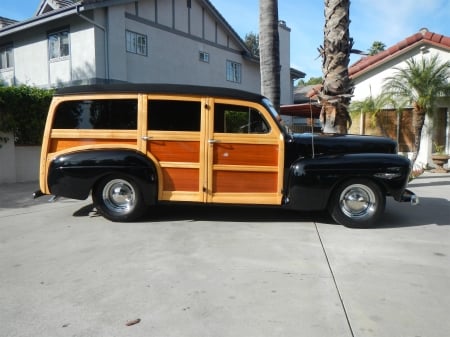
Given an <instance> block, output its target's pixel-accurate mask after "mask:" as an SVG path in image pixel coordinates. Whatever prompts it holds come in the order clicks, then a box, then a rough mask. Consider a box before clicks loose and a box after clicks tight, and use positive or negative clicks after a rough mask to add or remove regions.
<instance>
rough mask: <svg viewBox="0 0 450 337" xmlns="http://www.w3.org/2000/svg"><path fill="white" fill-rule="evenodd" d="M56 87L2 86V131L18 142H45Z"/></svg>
mask: <svg viewBox="0 0 450 337" xmlns="http://www.w3.org/2000/svg"><path fill="white" fill-rule="evenodd" d="M52 95H53V90H46V89H38V88H34V87H29V86H20V87H0V131H2V132H11V133H13V135H14V143H15V144H16V145H41V142H42V135H43V133H44V126H45V120H46V117H47V111H48V107H49V105H50V101H51V98H52Z"/></svg>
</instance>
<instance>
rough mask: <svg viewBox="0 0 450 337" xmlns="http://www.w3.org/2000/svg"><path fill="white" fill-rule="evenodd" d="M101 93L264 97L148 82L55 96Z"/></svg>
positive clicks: (62, 90) (84, 88) (73, 89)
mask: <svg viewBox="0 0 450 337" xmlns="http://www.w3.org/2000/svg"><path fill="white" fill-rule="evenodd" d="M101 93H115V94H120V93H122V94H129V93H146V94H150V93H152V94H186V95H196V96H211V97H223V98H235V99H245V100H249V101H254V102H260V101H261V99H262V98H264V97H263V96H261V95H259V94H255V93H251V92H247V91H242V90H237V89H230V88H219V87H206V86H196V85H182V84H148V83H142V84H139V83H119V84H93V85H80V86H73V87H64V88H60V89H58V90H57V91H56V92H55V96H63V95H80V94H101Z"/></svg>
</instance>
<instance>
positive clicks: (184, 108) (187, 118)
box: [147, 100, 201, 131]
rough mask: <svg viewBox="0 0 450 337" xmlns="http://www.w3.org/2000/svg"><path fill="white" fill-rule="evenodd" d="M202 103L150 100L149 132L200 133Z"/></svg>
mask: <svg viewBox="0 0 450 337" xmlns="http://www.w3.org/2000/svg"><path fill="white" fill-rule="evenodd" d="M200 115H201V103H200V101H176V100H149V101H148V119H147V120H148V130H161V131H200Z"/></svg>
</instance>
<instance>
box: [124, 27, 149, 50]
mask: <svg viewBox="0 0 450 337" xmlns="http://www.w3.org/2000/svg"><path fill="white" fill-rule="evenodd" d="M129 37H130V39H129ZM132 38H134V40H133V39H132ZM140 38H142V39H143V41H145V44H144V45H143V44H142V43H139V39H140ZM143 49H145V50H143ZM125 50H126V51H127V53H130V54H136V55H140V56H148V36H147V35H145V34H141V33H138V32H134V31H132V30H128V29H126V30H125Z"/></svg>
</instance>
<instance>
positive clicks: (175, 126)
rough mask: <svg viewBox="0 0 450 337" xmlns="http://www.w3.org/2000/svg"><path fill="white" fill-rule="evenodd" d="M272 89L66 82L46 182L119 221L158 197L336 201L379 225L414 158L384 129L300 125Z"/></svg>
mask: <svg viewBox="0 0 450 337" xmlns="http://www.w3.org/2000/svg"><path fill="white" fill-rule="evenodd" d="M280 120H281V119H280V118H279V116H278V114H277V112H276V111H275V110H274V108H273V107H272V105H271V103H270V101H269V100H268V99H267V98H265V97H263V96H260V95H257V94H252V93H248V92H243V91H238V90H233V89H224V88H209V87H199V86H181V85H149V84H118V85H93V86H79V87H70V88H63V89H60V90H59V91H57V92H56V94H55V95H54V98H53V100H52V103H51V105H50V109H49V113H48V118H47V123H46V127H45V132H44V138H43V144H42V153H41V163H40V190H39V191H37V192H36V193H35V196H40V195H43V194H53V195H55V196H62V197H66V198H73V199H81V200H83V199H86V198H87V197H88V196H89V195H90V194H91V195H92V199H93V203H94V206H95V207H96V209H97V211H98V212H99V213H100V214H102V215H103V216H104V217H105V218H107V219H109V220H112V221H133V220H136V219H138V218H139V217H141V216H142V215H143V213H144V212H145V210H146V208H147V206H150V205H156V204H158V203H162V202H192V203H225V204H236V205H239V204H240V205H242V204H254V205H278V206H282V207H286V208H291V209H296V210H308V211H309V210H328V211H329V212H330V214H331V216H332V217H333V219H334V220H335V221H336V222H337V223H339V224H342V225H345V226H349V227H368V226H372V225H375V224H376V222H377V220H378V219H379V217H380V215H381V214H382V213H383V211H384V207H385V200H386V196H390V197H393V198H394V199H395V200H397V201H408V202H411V203H413V204H414V203H417V198H416V196H415V195H414V194H413V193H412V192H410V191H409V190H407V189H405V188H406V185H407V182H408V178H409V174H410V170H411V165H410V162H409V160H408V159H406V158H404V157H402V156H400V155H398V154H397V144H396V143H395V142H394V141H392V140H391V139H388V138H382V137H369V136H353V135H321V134H312V133H309V134H292V133H290V132H289V130H288V129H287V128H285V127H284V126H283V125H282V124H281V123H280Z"/></svg>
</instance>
